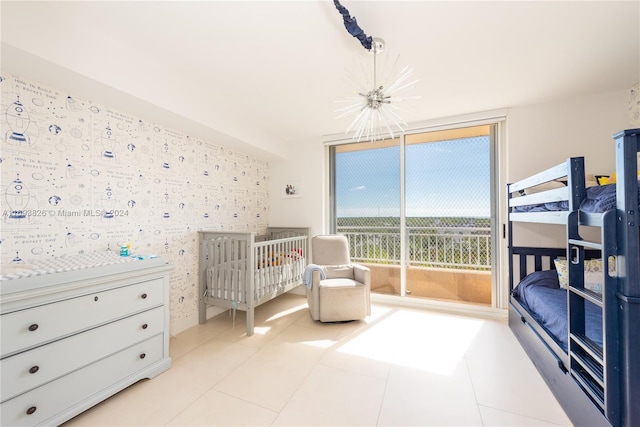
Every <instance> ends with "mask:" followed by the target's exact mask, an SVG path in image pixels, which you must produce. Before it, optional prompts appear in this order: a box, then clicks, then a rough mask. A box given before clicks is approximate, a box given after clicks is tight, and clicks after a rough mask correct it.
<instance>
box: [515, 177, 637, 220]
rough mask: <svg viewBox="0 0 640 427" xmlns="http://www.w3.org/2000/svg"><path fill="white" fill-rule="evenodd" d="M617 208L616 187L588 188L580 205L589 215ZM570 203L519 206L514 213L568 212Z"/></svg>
mask: <svg viewBox="0 0 640 427" xmlns="http://www.w3.org/2000/svg"><path fill="white" fill-rule="evenodd" d="M638 200H639V201H640V183H639V185H638ZM615 207H616V185H615V184H609V185H596V186H593V187H588V188H587V197H586V198H585V199H584V200H583V201H582V203H580V210H581V211H583V212H587V213H602V212H606V211H608V210H610V209H614V208H615ZM568 209H569V202H568V201H566V200H563V201H561V202H551V203H544V204H540V205H528V206H518V207H516V208H514V210H513V211H514V212H550V211H566V210H568Z"/></svg>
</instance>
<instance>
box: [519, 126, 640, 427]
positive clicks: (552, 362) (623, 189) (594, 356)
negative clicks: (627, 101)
mask: <svg viewBox="0 0 640 427" xmlns="http://www.w3.org/2000/svg"><path fill="white" fill-rule="evenodd" d="M613 138H614V140H615V150H616V177H617V182H616V183H615V184H612V186H607V188H604V186H603V187H602V188H600V187H589V188H587V187H586V185H585V175H586V174H585V170H584V158H582V157H575V158H570V159H568V160H567V161H566V162H563V163H561V164H559V165H556V166H554V167H552V168H549V169H547V170H545V171H542V172H540V173H537V174H535V175H533V176H531V177H528V178H525V179H523V180H520V181H518V182H515V183H512V184H509V185H508V186H507V195H508V201H507V206H508V230H509V232H508V247H509V287H510V298H509V300H510V304H509V326H510V327H511V329H512V330H513V332H514V334H515V335H516V337H517V338H518V340H519V341H520V343H521V345H522V346H523V348H524V349H525V351H526V352H527V354H528V355H529V357H530V358H531V361H532V362H533V363H534V365H535V366H536V367H537V369H538V370H539V372H540V373H541V375H542V377H543V378H544V379H545V381H546V382H547V384H548V386H549V387H550V389H551V391H552V392H553V393H554V395H555V396H556V398H557V399H558V401H559V402H560V404H561V405H562V407H563V408H564V410H565V412H566V413H567V415H568V416H569V418H570V419H571V420H572V422H573V423H575V425H579V426H583V425H584V426H592V425H603V426H609V425H611V426H635V425H640V397H639V396H640V340H639V339H638V336H639V334H638V330H637V328H638V326H640V268H639V264H640V263H639V260H640V245H639V240H640V239H639V228H638V226H639V222H640V218H638V198H639V196H638V161H637V156H638V151H639V149H640V129H633V130H626V131H622V132H620V133H617V134H615V135H614V137H613ZM560 181H562V182H564V183H565V184H566V185H558V182H560ZM550 184H553V185H550ZM603 195H604V196H605V197H606V200H604V199H601V198H600V197H601V196H603ZM603 200H604V201H603ZM516 223H536V224H559V225H562V226H563V227H564V230H565V237H566V239H564V241H565V244H564V245H563V247H561V248H542V247H525V246H515V245H514V234H515V233H517V232H518V230H519V228H518V227H519V226H518V225H516ZM520 227H522V226H520ZM583 235H590V237H589V238H583V237H582V236H583ZM563 258H564V259H563ZM589 265H597V266H598V267H597V268H596V269H595V270H597V271H598V272H597V274H596V277H598V276H599V279H598V283H596V284H594V283H593V280H594V279H593V278H592V277H591V275H590V274H589V267H588V266H589ZM565 268H566V272H565V271H564V269H565ZM588 276H589V277H588ZM563 282H565V283H564V284H563Z"/></svg>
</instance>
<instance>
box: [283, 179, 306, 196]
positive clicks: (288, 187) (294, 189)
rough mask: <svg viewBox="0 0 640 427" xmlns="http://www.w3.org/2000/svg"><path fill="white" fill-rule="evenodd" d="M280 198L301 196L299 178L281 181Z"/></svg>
mask: <svg viewBox="0 0 640 427" xmlns="http://www.w3.org/2000/svg"><path fill="white" fill-rule="evenodd" d="M281 191H282V198H283V199H290V198H294V197H301V187H300V180H298V179H289V180H285V181H283V182H282V190H281Z"/></svg>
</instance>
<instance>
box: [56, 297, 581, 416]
mask: <svg viewBox="0 0 640 427" xmlns="http://www.w3.org/2000/svg"><path fill="white" fill-rule="evenodd" d="M244 319H245V318H244V313H241V312H238V314H237V317H236V325H235V328H233V323H232V319H231V317H230V316H229V315H228V314H227V313H223V314H221V315H219V316H217V317H215V318H213V319H210V320H209V321H208V322H207V324H205V325H198V326H195V327H193V328H191V329H188V330H187V331H185V332H182V333H180V334H178V335H177V336H176V337H174V338H172V339H171V344H170V352H171V357H172V359H173V365H172V368H171V369H170V370H168V371H166V372H164V373H162V374H161V375H159V376H157V377H155V378H154V379H152V380H143V381H140V382H138V383H136V384H134V385H132V386H131V387H129V388H127V389H126V390H123V391H122V392H120V393H118V394H117V395H115V396H113V397H111V398H110V399H107V400H106V401H104V402H102V403H101V404H99V405H97V406H95V407H93V408H92V409H90V410H88V411H86V412H84V413H83V414H80V415H79V416H77V417H76V418H74V419H72V420H70V421H69V422H67V423H66V424H65V425H66V426H69V427H71V426H98V425H104V426H121V425H122V426H124V425H147V426H149V425H152V426H165V425H166V426H191V425H194V426H195V425H200V426H204V425H210V426H214V425H215V426H241V425H242V426H326V425H331V426H356V425H360V426H375V425H377V426H558V425H560V426H570V425H571V422H570V421H569V419H568V418H567V416H566V415H565V414H564V412H563V411H562V409H561V408H560V406H559V404H558V403H557V401H556V400H555V398H554V397H553V395H552V394H551V392H550V391H549V389H548V388H547V387H546V385H545V383H544V381H543V380H542V378H541V377H540V376H539V374H538V373H537V371H536V370H535V367H534V366H533V364H532V363H531V361H530V360H529V359H528V358H527V356H526V354H525V353H524V351H523V350H522V348H521V347H520V345H519V344H518V343H517V341H516V338H515V337H514V336H513V334H512V333H511V331H510V330H509V328H508V326H507V325H506V322H503V321H496V320H487V319H480V318H472V317H464V316H456V315H448V314H443V313H435V312H430V311H426V310H419V309H405V308H398V307H389V306H384V305H377V304H374V305H373V307H372V315H371V317H369V318H367V319H366V320H365V321H358V322H350V323H337V324H321V323H317V322H313V321H312V320H311V317H310V316H309V312H308V309H307V305H306V300H305V298H304V297H303V296H300V295H295V294H293V295H292V294H286V295H282V296H280V297H278V298H277V299H275V300H273V301H270V302H269V303H267V304H264V305H262V306H260V307H259V308H258V309H257V310H256V330H255V334H254V335H253V336H251V337H247V336H246V335H245V328H244Z"/></svg>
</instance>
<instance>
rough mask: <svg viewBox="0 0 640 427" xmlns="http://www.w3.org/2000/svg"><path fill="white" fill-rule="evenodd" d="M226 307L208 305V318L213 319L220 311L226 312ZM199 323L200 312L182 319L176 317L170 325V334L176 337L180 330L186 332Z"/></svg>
mask: <svg viewBox="0 0 640 427" xmlns="http://www.w3.org/2000/svg"><path fill="white" fill-rule="evenodd" d="M225 311H226V309H224V308H219V307H214V306H208V307H207V320H209V319H211V318H212V317H214V316H217V315H218V314H220V313H224V312H225ZM197 324H198V313H197V312H196V313H194V314H192V315H191V316H189V317H184V318H182V319H176V320H174V321H172V322H171V325H169V334H170V335H171V336H172V337H174V336H176V335H178V334H179V333H180V332H184V331H186V330H187V329H189V328H192V327H194V326H196V325H197Z"/></svg>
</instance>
